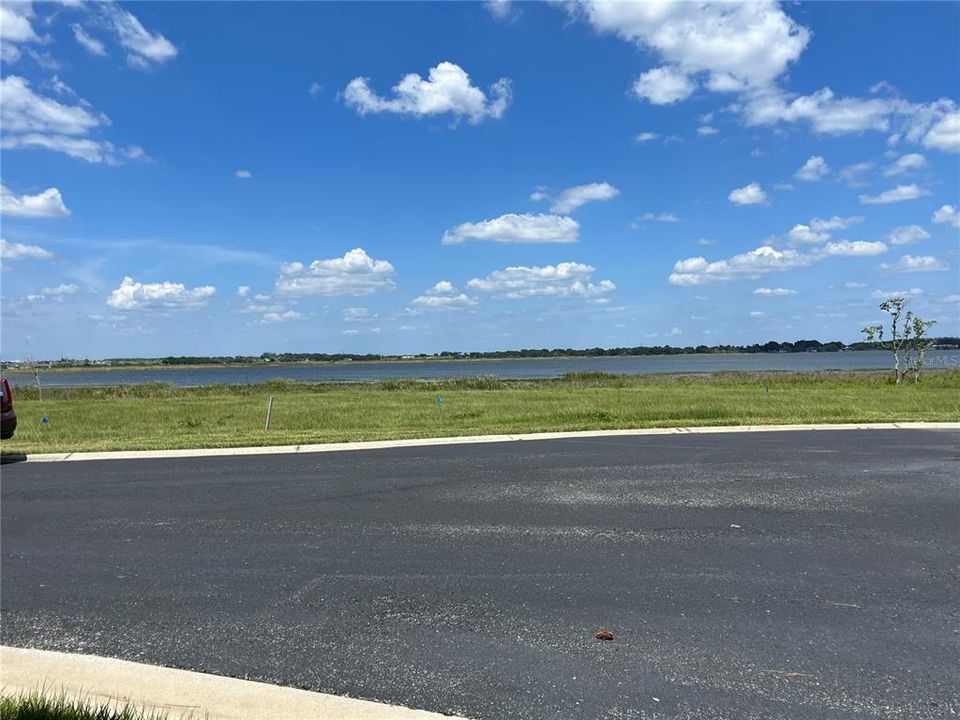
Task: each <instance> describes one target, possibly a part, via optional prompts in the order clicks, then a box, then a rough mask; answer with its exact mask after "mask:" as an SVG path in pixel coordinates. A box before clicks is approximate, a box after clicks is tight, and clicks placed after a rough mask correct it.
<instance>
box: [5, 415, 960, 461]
mask: <svg viewBox="0 0 960 720" xmlns="http://www.w3.org/2000/svg"><path fill="white" fill-rule="evenodd" d="M798 430H960V422H898V423H891V422H886V423H846V424H830V423H812V424H807V425H704V426H697V427H667V428H638V429H629V430H577V431H570V432H541V433H518V434H514V435H459V436H450V437H436V438H412V439H409V440H371V441H366V442H341V443H319V444H312V445H263V446H253V447H235V448H230V447H224V448H195V449H182V450H115V451H102V452H63V453H37V454H30V455H25V456H23V457H22V458H21V459H22V460H26V461H29V462H63V461H68V462H75V461H79V460H147V459H157V458H184V457H227V456H233V455H290V454H296V453H320V452H343V451H349V450H382V449H387V448H403V447H429V446H433V445H471V444H476V443H504V442H519V441H523V440H528V441H530V440H563V439H576V438H596V437H624V436H639V435H689V434H692V433H710V434H712V433H744V432H790V431H798ZM8 457H9V456H8Z"/></svg>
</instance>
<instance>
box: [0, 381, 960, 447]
mask: <svg viewBox="0 0 960 720" xmlns="http://www.w3.org/2000/svg"><path fill="white" fill-rule="evenodd" d="M14 394H15V399H16V408H17V413H18V416H19V420H20V424H19V428H18V430H17V435H16V437H15V438H14V439H13V440H9V441H4V443H3V451H4V452H5V453H37V452H60V451H79V450H119V449H161V448H189V447H231V446H241V445H281V444H305V443H320V442H338V441H349V440H375V439H394V438H414V437H428V436H450V435H483V434H491V433H522V432H541V431H557V430H591V429H621V428H643V427H670V426H692V425H737V424H776V423H812V422H838V423H849V422H883V421H887V422H891V421H905V420H952V421H956V420H960V371H956V370H951V371H943V372H935V373H930V374H929V375H928V376H927V377H926V378H925V379H924V381H923V382H922V383H921V384H920V385H906V386H902V387H897V386H895V385H894V384H893V382H892V380H891V379H890V375H889V374H888V373H876V372H862V373H853V372H846V373H844V372H823V373H804V374H786V373H719V374H714V375H673V376H650V375H608V374H604V373H572V374H570V375H566V376H564V377H562V378H558V379H555V380H501V379H498V378H495V377H473V378H459V379H445V380H437V381H425V380H409V379H408V380H390V381H385V382H380V383H357V384H338V383H328V384H320V385H305V384H297V383H289V382H271V383H269V384H265V385H237V386H225V385H211V386H203V387H192V388H184V387H176V386H173V385H168V384H154V385H135V386H116V387H88V388H46V389H44V391H43V401H42V402H41V401H40V399H39V397H38V395H37V392H36V389H35V388H17V389H16V390H15V391H14ZM270 396H273V397H274V407H273V416H272V419H271V425H270V430H269V431H264V429H263V425H264V418H265V413H266V405H267V399H268V398H269V397H270ZM437 396H440V397H441V398H442V402H441V403H438V402H437V401H436V399H437ZM42 416H45V417H47V418H48V420H49V422H48V424H46V425H42V424H41V423H40V418H41V417H42Z"/></svg>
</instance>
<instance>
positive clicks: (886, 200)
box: [859, 183, 930, 205]
mask: <svg viewBox="0 0 960 720" xmlns="http://www.w3.org/2000/svg"><path fill="white" fill-rule="evenodd" d="M929 194H930V193H929V191H927V190H924V189H923V188H920V187H918V186H917V185H915V184H912V183H911V184H910V185H897V186H896V187H895V188H892V189H891V190H885V191H884V192H882V193H880V194H879V195H860V196H859V199H860V202H861V203H862V204H863V205H889V204H890V203H898V202H904V201H906V200H916V199H917V198H920V197H923V196H924V195H929Z"/></svg>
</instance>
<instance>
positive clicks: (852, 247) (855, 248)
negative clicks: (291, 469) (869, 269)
mask: <svg viewBox="0 0 960 720" xmlns="http://www.w3.org/2000/svg"><path fill="white" fill-rule="evenodd" d="M886 251H887V245H886V243H883V242H880V241H879V240H877V241H869V240H841V241H839V242H829V243H827V244H826V245H824V246H823V247H821V248H817V253H818V254H822V255H834V256H842V257H871V256H873V255H882V254H883V253H885V252H886Z"/></svg>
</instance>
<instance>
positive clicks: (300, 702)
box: [0, 647, 456, 720]
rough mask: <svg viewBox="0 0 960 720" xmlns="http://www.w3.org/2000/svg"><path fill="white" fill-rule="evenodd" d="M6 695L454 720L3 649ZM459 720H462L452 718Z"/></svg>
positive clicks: (343, 719) (330, 717)
mask: <svg viewBox="0 0 960 720" xmlns="http://www.w3.org/2000/svg"><path fill="white" fill-rule="evenodd" d="M0 685H2V688H3V692H4V694H12V695H17V694H20V693H28V692H31V691H33V690H38V689H43V690H45V691H47V692H50V693H55V694H57V693H65V694H66V695H67V696H68V697H82V698H86V699H89V700H90V701H91V702H95V703H109V704H111V705H114V704H116V705H120V706H121V707H122V706H124V705H126V704H128V703H129V704H130V705H132V706H134V707H139V708H144V709H146V710H148V711H160V712H163V713H166V714H167V716H168V717H169V718H170V720H180V719H181V718H182V719H184V720H186V719H188V718H190V719H194V718H195V719H196V720H263V719H264V718H271V720H304V719H305V718H311V719H312V720H440V719H441V718H443V719H445V720H449V719H450V718H451V717H452V716H450V715H439V714H437V713H432V712H426V711H424V710H412V709H410V708H405V707H399V706H396V705H385V704H382V703H376V702H370V701H367V700H354V699H352V698H345V697H338V696H336V695H325V694H323V693H315V692H308V691H306V690H297V689H294V688H287V687H280V686H278V685H269V684H266V683H259V682H251V681H249V680H237V679H235V678H228V677H221V676H219V675H206V674H204V673H197V672H190V671H188V670H175V669H173V668H165V667H157V666H154V665H143V664H141V663H134V662H127V661H125V660H115V659H113V658H104V657H98V656H96V655H73V654H70V653H61V652H49V651H46V650H29V649H23V648H12V647H0ZM454 720H456V718H454Z"/></svg>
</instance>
